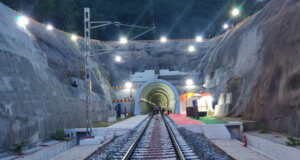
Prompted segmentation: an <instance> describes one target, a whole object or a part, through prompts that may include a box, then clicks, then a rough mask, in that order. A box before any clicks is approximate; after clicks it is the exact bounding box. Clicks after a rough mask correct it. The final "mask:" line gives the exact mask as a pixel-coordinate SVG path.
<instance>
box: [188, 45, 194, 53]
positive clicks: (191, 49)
mask: <svg viewBox="0 0 300 160" xmlns="http://www.w3.org/2000/svg"><path fill="white" fill-rule="evenodd" d="M188 51H189V52H195V51H196V49H195V47H194V46H192V45H190V46H189V47H188Z"/></svg>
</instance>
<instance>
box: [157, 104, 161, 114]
mask: <svg viewBox="0 0 300 160" xmlns="http://www.w3.org/2000/svg"><path fill="white" fill-rule="evenodd" d="M157 113H158V114H159V113H161V107H160V106H158V112H157Z"/></svg>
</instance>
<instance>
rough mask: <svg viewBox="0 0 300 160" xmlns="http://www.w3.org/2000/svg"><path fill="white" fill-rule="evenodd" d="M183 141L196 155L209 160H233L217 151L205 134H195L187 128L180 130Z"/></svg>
mask: <svg viewBox="0 0 300 160" xmlns="http://www.w3.org/2000/svg"><path fill="white" fill-rule="evenodd" d="M178 131H179V133H180V134H181V135H182V137H183V139H184V140H185V141H186V142H187V143H188V144H189V146H190V147H191V148H192V149H193V151H194V153H195V154H196V155H197V156H198V157H201V159H205V160H206V159H207V160H232V158H231V157H229V156H228V155H227V154H226V153H224V152H222V151H221V150H219V149H217V148H216V147H215V146H214V145H213V144H212V143H211V142H210V141H209V140H208V139H207V138H205V137H204V135H203V134H200V133H194V132H192V131H189V130H186V129H185V128H178Z"/></svg>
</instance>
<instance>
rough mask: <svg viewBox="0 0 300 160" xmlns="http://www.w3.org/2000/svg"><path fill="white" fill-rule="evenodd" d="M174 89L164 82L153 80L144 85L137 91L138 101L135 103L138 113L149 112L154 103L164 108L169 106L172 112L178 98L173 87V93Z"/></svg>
mask: <svg viewBox="0 0 300 160" xmlns="http://www.w3.org/2000/svg"><path fill="white" fill-rule="evenodd" d="M174 89H175V87H171V86H170V84H167V83H164V82H153V83H149V84H147V85H145V86H144V87H143V88H141V90H140V92H139V93H138V94H139V95H138V97H139V101H138V102H137V104H136V107H138V108H137V110H138V114H147V113H150V112H151V111H152V109H151V108H152V107H153V106H154V105H159V106H161V107H162V108H165V109H166V110H167V106H170V110H171V111H173V112H174V109H175V106H176V99H177V98H178V96H177V95H178V94H177V91H176V89H175V92H176V93H174ZM135 112H136V110H135ZM136 113H137V112H136Z"/></svg>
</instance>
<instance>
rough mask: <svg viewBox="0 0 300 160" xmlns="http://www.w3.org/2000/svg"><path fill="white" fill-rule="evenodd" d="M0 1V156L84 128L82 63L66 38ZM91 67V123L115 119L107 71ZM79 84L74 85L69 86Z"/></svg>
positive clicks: (74, 45) (79, 56)
mask: <svg viewBox="0 0 300 160" xmlns="http://www.w3.org/2000/svg"><path fill="white" fill-rule="evenodd" d="M15 17H16V13H15V12H13V11H12V10H11V9H9V8H8V7H6V6H4V5H3V4H1V3H0V128H1V130H0V135H1V136H0V152H1V151H3V150H4V149H8V148H9V147H11V146H12V144H14V143H20V142H21V141H25V142H26V143H27V144H28V145H30V144H33V143H36V142H39V141H41V140H43V139H45V138H49V137H50V135H51V134H53V132H54V131H55V130H56V129H63V128H73V127H84V126H85V122H86V121H85V92H84V91H85V89H84V87H83V84H84V81H83V80H84V59H83V55H82V53H81V52H80V48H79V44H77V43H76V42H72V41H71V40H70V38H69V35H67V34H64V33H61V32H59V31H56V30H53V31H51V32H49V31H46V29H45V26H43V25H40V24H36V23H33V22H31V23H30V25H29V26H27V28H26V29H25V28H22V27H19V26H17V25H16V18H15ZM90 61H91V63H95V64H96V65H94V68H93V77H92V80H93V87H94V88H93V91H94V92H93V93H92V100H91V103H92V106H93V107H94V108H93V119H94V120H106V119H107V117H108V116H113V115H115V112H114V111H113V110H111V108H110V106H111V102H112V99H113V98H114V93H113V90H112V89H111V85H110V82H109V80H108V75H107V73H106V72H105V71H104V70H103V69H102V67H101V66H99V65H98V64H97V63H96V62H95V61H94V60H91V59H90ZM74 80H75V81H77V84H78V87H77V88H75V87H72V86H71V83H72V82H73V81H74Z"/></svg>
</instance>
